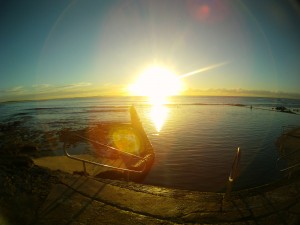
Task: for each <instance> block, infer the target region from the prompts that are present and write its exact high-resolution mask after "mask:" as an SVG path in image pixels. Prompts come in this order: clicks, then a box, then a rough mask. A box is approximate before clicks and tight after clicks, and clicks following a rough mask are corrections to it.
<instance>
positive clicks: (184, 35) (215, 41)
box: [0, 0, 300, 101]
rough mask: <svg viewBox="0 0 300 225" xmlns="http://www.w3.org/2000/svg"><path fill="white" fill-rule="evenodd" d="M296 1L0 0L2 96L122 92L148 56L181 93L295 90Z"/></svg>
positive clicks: (299, 79) (299, 14)
mask: <svg viewBox="0 0 300 225" xmlns="http://www.w3.org/2000/svg"><path fill="white" fill-rule="evenodd" d="M299 28H300V6H299V3H298V2H297V1H293V0H290V1H284V0H278V1H270V0H266V1H258V0H257V1H250V0H244V1H243V0H233V1H229V0H222V1H221V0H219V1H218V0H210V1H209V0H186V1H183V0H182V1H181V0H173V1H153V0H150V1H134V0H124V1H114V0H110V1H109V0H106V1H104V0H103V1H83V0H78V1H63V0H62V1H53V0H43V1H38V0H36V1H33V0H31V1H30V0H29V1H1V2H0V31H1V35H0V63H1V66H0V76H1V77H0V78H1V82H0V93H1V97H0V101H5V100H19V99H38V98H52V97H53V98H57V97H76V96H95V95H119V94H121V95H124V94H125V95H126V94H127V93H126V91H125V89H126V87H127V85H128V84H130V83H132V82H134V80H135V79H137V77H138V76H139V74H140V73H141V72H142V71H143V70H144V68H146V67H147V66H149V65H151V64H153V63H156V64H161V65H164V66H166V67H168V68H171V69H172V70H173V71H175V72H176V73H177V74H178V75H181V74H185V73H188V72H190V71H194V70H197V69H200V68H203V67H206V66H209V65H213V64H218V63H222V62H225V61H226V62H228V63H227V64H226V65H224V66H222V67H218V68H215V69H212V70H209V71H206V72H205V73H201V74H195V75H193V76H189V77H187V78H186V79H184V82H185V87H186V90H185V92H184V93H183V94H193V95H197V94H212V95H214V94H216V93H218V94H222V93H223V94H226V95H263V96H283V97H296V98H300V89H299V86H300V74H299V71H300V64H299V59H300V42H299V40H300V29H299Z"/></svg>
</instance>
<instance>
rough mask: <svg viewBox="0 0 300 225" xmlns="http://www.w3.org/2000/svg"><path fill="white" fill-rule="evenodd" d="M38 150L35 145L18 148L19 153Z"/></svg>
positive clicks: (29, 152)
mask: <svg viewBox="0 0 300 225" xmlns="http://www.w3.org/2000/svg"><path fill="white" fill-rule="evenodd" d="M38 151H39V149H38V147H37V146H35V145H24V146H23V147H21V149H20V153H24V154H31V153H36V152H38Z"/></svg>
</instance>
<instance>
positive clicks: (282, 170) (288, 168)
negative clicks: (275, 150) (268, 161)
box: [276, 149, 300, 172]
mask: <svg viewBox="0 0 300 225" xmlns="http://www.w3.org/2000/svg"><path fill="white" fill-rule="evenodd" d="M299 151H300V149H297V150H296V151H293V152H290V153H289V154H285V155H283V156H281V157H279V158H278V159H277V162H276V164H277V167H279V165H278V164H279V162H280V161H281V160H284V159H286V158H289V157H292V156H293V155H294V154H296V153H298V154H299ZM298 166H300V162H298V163H296V164H294V165H291V166H288V167H286V168H284V169H281V170H280V172H285V171H288V170H290V169H293V168H295V167H298Z"/></svg>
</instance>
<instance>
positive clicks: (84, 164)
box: [63, 134, 147, 174]
mask: <svg viewBox="0 0 300 225" xmlns="http://www.w3.org/2000/svg"><path fill="white" fill-rule="evenodd" d="M75 136H77V137H80V138H82V139H85V140H88V141H90V142H92V143H94V144H97V145H100V146H102V147H106V148H108V149H111V150H113V151H117V152H119V153H121V154H124V155H129V156H131V157H134V158H138V159H139V160H141V161H142V163H143V164H144V166H143V169H141V170H133V169H127V168H121V167H116V166H112V165H108V164H103V163H99V162H94V161H91V160H87V159H82V158H79V157H76V156H74V155H71V154H69V153H68V151H67V148H66V144H64V146H63V150H64V154H65V155H66V156H67V157H68V158H70V159H74V160H77V161H80V162H82V164H83V171H84V174H87V170H86V163H88V164H92V165H96V166H101V167H106V168H110V169H113V170H118V171H124V172H133V173H143V172H144V171H145V169H146V161H147V156H145V157H141V156H138V155H134V154H131V153H129V152H125V151H122V150H120V149H117V148H114V147H112V146H109V145H106V144H102V143H100V142H97V141H93V140H90V139H88V138H85V137H83V136H81V135H78V134H75Z"/></svg>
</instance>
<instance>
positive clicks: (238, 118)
mask: <svg viewBox="0 0 300 225" xmlns="http://www.w3.org/2000/svg"><path fill="white" fill-rule="evenodd" d="M169 103H170V104H168V105H166V106H165V107H164V108H158V109H156V111H155V110H154V109H153V107H151V106H150V105H148V104H147V101H146V99H145V98H142V97H139V98H133V97H121V98H113V97H107V98H84V99H65V100H50V101H36V102H17V103H6V104H1V116H0V121H1V124H5V123H9V122H13V121H19V122H20V123H21V124H22V127H25V128H27V129H28V130H29V131H33V130H38V131H39V132H51V131H59V130H61V129H62V128H71V129H79V128H86V127H91V126H93V125H95V124H96V123H101V122H129V121H130V116H129V112H128V106H130V105H132V104H135V105H136V109H137V111H138V114H139V116H140V118H141V121H142V123H143V125H144V128H145V130H146V132H147V134H148V136H149V139H150V141H151V142H152V144H153V147H154V149H155V153H156V160H155V163H154V165H153V167H152V170H151V171H150V173H149V175H148V176H147V178H146V179H145V183H147V184H157V185H162V186H171V187H177V188H183V189H190V190H201V191H223V190H224V189H225V188H226V182H227V179H228V175H229V173H230V169H231V164H232V162H233V159H234V156H235V152H236V149H237V148H238V147H240V149H241V153H242V157H241V163H240V175H239V177H238V179H237V181H236V183H235V184H234V188H235V189H241V188H247V187H253V186H255V185H259V184H264V183H268V182H270V181H273V180H276V179H278V177H280V173H279V170H278V166H277V164H276V160H277V157H278V155H277V147H276V145H275V142H276V139H277V138H278V137H279V136H280V134H281V132H282V126H286V125H300V116H299V115H295V114H289V113H280V112H275V111H270V109H272V107H275V106H277V105H284V106H286V107H290V108H291V109H299V108H300V101H299V100H288V99H268V98H237V97H174V98H172V99H170V102H169ZM228 104H243V105H246V106H244V107H240V106H232V105H228ZM250 105H252V106H253V109H252V110H251V109H250V108H249V106H250ZM258 108H259V109H258ZM262 109H264V110H262ZM266 109H267V110H266ZM153 115H156V117H155V118H156V119H153ZM164 117H165V118H164ZM158 123H160V125H159V124H158ZM159 126H160V128H159ZM59 147H60V145H57V146H56V148H59ZM52 149H54V148H52Z"/></svg>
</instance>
